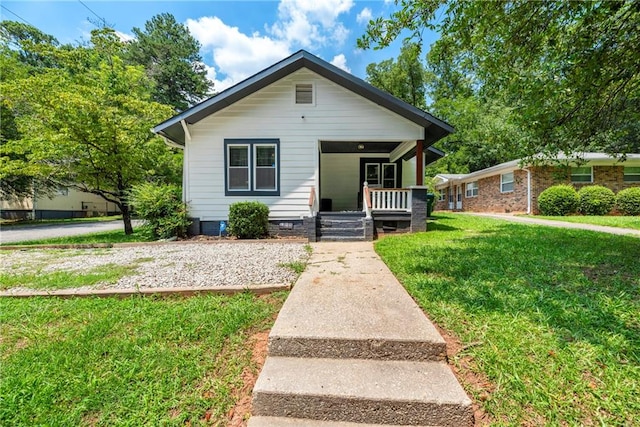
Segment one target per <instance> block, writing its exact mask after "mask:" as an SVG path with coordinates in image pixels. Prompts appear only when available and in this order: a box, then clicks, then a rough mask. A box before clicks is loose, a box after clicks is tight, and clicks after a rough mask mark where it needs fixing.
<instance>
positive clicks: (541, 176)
mask: <svg viewBox="0 0 640 427" xmlns="http://www.w3.org/2000/svg"><path fill="white" fill-rule="evenodd" d="M581 157H582V158H583V159H584V161H585V163H581V164H580V165H579V166H578V165H575V163H574V166H571V163H569V164H568V165H566V166H565V165H555V166H551V165H547V166H544V165H543V166H527V165H521V159H518V160H512V161H510V162H506V163H501V164H499V165H496V166H493V167H490V168H487V169H482V170H479V171H476V172H472V173H468V174H455V175H452V174H440V175H436V189H437V190H438V191H439V192H440V193H439V198H438V200H437V202H436V206H435V210H453V211H468V212H505V213H511V212H512V213H533V214H539V213H540V212H539V210H538V196H539V195H540V193H542V192H543V191H544V190H545V189H547V188H548V187H550V186H552V185H555V184H571V185H573V186H574V187H575V188H576V189H577V190H579V189H580V188H581V187H584V186H586V185H602V186H605V187H607V188H610V189H611V190H613V192H614V193H617V192H619V191H620V190H623V189H625V188H629V187H640V154H638V153H635V154H629V155H627V159H626V160H625V161H619V160H617V159H614V158H611V157H610V156H608V155H606V154H603V153H584V154H583V155H582V156H581ZM567 160H568V159H567V158H566V157H559V158H558V161H559V162H562V161H565V162H566V161H567Z"/></svg>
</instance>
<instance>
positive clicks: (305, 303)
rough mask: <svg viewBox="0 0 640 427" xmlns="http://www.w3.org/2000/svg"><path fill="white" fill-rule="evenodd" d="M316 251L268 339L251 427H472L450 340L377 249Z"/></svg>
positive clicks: (345, 246) (340, 246)
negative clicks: (451, 362) (452, 360)
mask: <svg viewBox="0 0 640 427" xmlns="http://www.w3.org/2000/svg"><path fill="white" fill-rule="evenodd" d="M312 246H313V254H312V256H311V258H310V261H309V264H308V266H307V269H306V270H305V272H303V273H302V275H301V276H300V278H299V279H298V281H297V282H296V284H295V285H294V288H293V290H292V291H291V294H290V295H289V298H288V299H287V301H286V302H285V304H284V306H283V308H282V310H281V311H280V314H279V315H278V318H277V320H276V322H275V325H274V327H273V329H272V330H271V333H270V335H269V349H268V357H267V360H266V362H265V365H264V367H263V369H262V372H261V373H260V376H259V377H258V380H257V382H256V385H255V387H254V392H253V393H254V400H253V416H252V418H251V419H250V420H249V426H250V427H265V426H271V427H274V426H293V425H295V426H318V427H320V426H322V427H324V426H351V425H353V426H366V425H425V426H426V425H428V426H472V425H473V412H472V407H471V400H470V399H469V398H468V397H467V395H466V394H465V392H464V390H463V389H462V387H461V386H460V384H459V383H458V381H457V380H456V378H455V376H454V375H453V373H452V371H451V370H450V368H449V366H448V365H447V364H446V344H445V341H444V340H443V338H442V337H441V336H440V334H439V333H438V332H437V330H436V329H435V328H434V326H433V325H432V324H431V322H430V321H429V320H428V319H427V318H426V316H425V315H424V313H423V312H422V310H421V309H420V308H419V307H418V306H417V305H416V303H415V302H414V301H413V299H412V298H411V297H410V296H409V295H408V294H407V292H406V291H405V289H404V288H403V287H402V285H400V283H398V281H397V280H396V278H395V277H394V276H393V274H391V272H390V271H389V269H388V268H387V266H386V265H385V264H384V263H383V262H382V260H381V259H380V258H379V257H378V255H377V254H376V253H375V252H374V250H373V244H372V243H371V242H351V243H338V242H322V243H314V244H312ZM351 423H355V424H351Z"/></svg>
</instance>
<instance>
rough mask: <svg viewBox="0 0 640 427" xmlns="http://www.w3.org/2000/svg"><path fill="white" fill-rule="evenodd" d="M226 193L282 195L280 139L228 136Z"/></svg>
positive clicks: (233, 194)
mask: <svg viewBox="0 0 640 427" xmlns="http://www.w3.org/2000/svg"><path fill="white" fill-rule="evenodd" d="M224 145H225V169H226V174H225V186H226V187H225V194H226V195H227V196H241V195H261V196H279V195H280V188H279V183H280V172H279V166H280V158H279V146H280V141H279V140H278V139H225V140H224Z"/></svg>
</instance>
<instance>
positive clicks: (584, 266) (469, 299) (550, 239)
mask: <svg viewBox="0 0 640 427" xmlns="http://www.w3.org/2000/svg"><path fill="white" fill-rule="evenodd" d="M445 222H446V221H445ZM429 225H430V229H431V230H438V231H445V232H446V233H444V237H446V239H447V240H442V241H441V240H438V239H434V240H433V241H432V242H429V243H428V244H425V241H424V237H423V238H422V241H419V240H416V238H409V239H405V240H404V241H403V242H402V244H401V245H394V255H393V257H394V259H396V261H397V262H398V265H397V266H400V271H396V274H399V275H400V276H404V275H406V276H405V278H406V279H407V280H404V281H405V283H406V284H407V285H408V286H409V288H413V289H412V292H413V293H414V294H416V293H417V295H418V297H419V298H425V299H428V300H429V301H431V303H433V304H437V303H438V302H442V303H446V304H453V305H455V306H457V307H460V308H461V309H462V310H463V311H464V312H466V313H469V314H470V315H472V316H473V315H474V313H477V314H480V313H484V314H487V313H489V314H490V313H497V314H507V315H510V316H519V317H521V316H526V317H527V318H529V319H530V320H531V321H532V322H533V323H537V324H540V325H544V326H545V327H546V328H551V329H552V330H554V331H555V332H556V335H557V336H558V337H559V340H560V341H561V342H560V343H559V345H561V346H562V345H563V344H566V343H569V342H573V341H578V340H584V341H588V342H590V343H591V344H595V345H598V346H605V347H606V348H607V350H608V351H610V352H613V353H616V354H617V357H618V358H619V359H620V360H629V359H633V360H635V361H636V362H640V354H639V353H638V348H640V321H639V320H638V316H637V313H638V312H640V291H639V288H640V262H639V260H640V239H637V238H633V237H621V236H609V235H605V234H598V233H591V232H585V231H581V230H564V229H551V228H547V227H529V226H523V225H519V224H497V225H494V226H492V227H490V228H487V229H479V230H473V231H471V232H470V233H464V234H462V233H455V232H454V233H449V231H450V230H456V228H455V227H452V226H449V225H446V224H441V223H435V224H431V223H430V224H429ZM467 231H469V230H467ZM385 243H387V242H381V245H385ZM396 246H397V247H396ZM398 251H399V252H398ZM402 258H405V259H406V261H402ZM633 313H635V315H634V314H633ZM618 338H623V339H622V340H621V339H618Z"/></svg>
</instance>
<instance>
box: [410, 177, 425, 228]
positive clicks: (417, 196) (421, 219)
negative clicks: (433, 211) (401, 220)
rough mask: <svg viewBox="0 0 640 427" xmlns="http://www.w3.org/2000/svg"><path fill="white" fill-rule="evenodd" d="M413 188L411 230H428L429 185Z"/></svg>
mask: <svg viewBox="0 0 640 427" xmlns="http://www.w3.org/2000/svg"><path fill="white" fill-rule="evenodd" d="M410 188H411V232H412V233H417V232H420V231H427V187H422V186H420V187H418V186H413V187H410Z"/></svg>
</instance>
